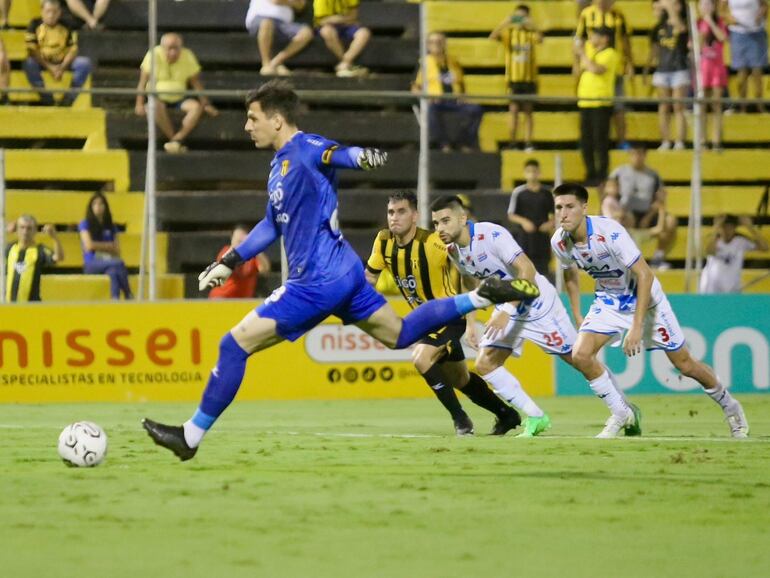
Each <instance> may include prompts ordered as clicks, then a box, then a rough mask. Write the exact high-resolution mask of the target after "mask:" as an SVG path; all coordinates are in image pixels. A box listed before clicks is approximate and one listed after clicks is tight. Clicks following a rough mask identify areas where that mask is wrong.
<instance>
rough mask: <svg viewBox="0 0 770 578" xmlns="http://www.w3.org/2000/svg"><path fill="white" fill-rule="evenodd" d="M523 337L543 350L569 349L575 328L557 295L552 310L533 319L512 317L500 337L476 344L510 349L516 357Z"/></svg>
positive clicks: (573, 340) (553, 351)
mask: <svg viewBox="0 0 770 578" xmlns="http://www.w3.org/2000/svg"><path fill="white" fill-rule="evenodd" d="M525 339H528V340H529V341H532V342H533V343H536V344H537V345H539V346H540V348H541V349H543V351H545V352H546V353H553V354H556V355H565V354H567V353H569V352H571V351H572V346H573V345H575V340H576V339H577V331H575V327H574V326H573V325H572V321H571V320H570V318H569V315H568V314H567V310H566V309H565V308H564V305H562V302H561V300H560V299H558V298H557V299H555V300H554V301H553V306H552V307H551V311H549V312H548V314H547V315H544V316H542V317H540V318H538V319H536V320H535V321H527V320H526V319H519V318H512V319H511V321H510V322H509V323H508V326H507V327H506V328H505V334H504V335H503V337H501V338H500V339H496V340H494V341H492V340H489V339H486V338H485V339H482V340H481V343H479V348H482V347H496V348H498V349H510V350H511V355H513V356H514V357H519V356H520V355H521V349H522V347H523V346H524V340H525Z"/></svg>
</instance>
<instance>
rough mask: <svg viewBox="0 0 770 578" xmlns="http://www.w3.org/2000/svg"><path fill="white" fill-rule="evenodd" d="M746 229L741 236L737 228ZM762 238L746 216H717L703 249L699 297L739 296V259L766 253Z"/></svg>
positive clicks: (764, 241)
mask: <svg viewBox="0 0 770 578" xmlns="http://www.w3.org/2000/svg"><path fill="white" fill-rule="evenodd" d="M739 226H741V227H744V228H745V229H746V231H745V234H741V233H739V232H738V227H739ZM768 248H770V247H768V244H767V241H766V240H765V238H764V237H763V236H762V233H760V232H759V231H758V230H757V229H755V228H754V224H753V223H752V222H751V218H750V217H747V216H742V217H736V216H735V215H718V216H717V217H715V218H714V231H713V233H712V234H711V237H710V238H709V241H708V244H707V245H706V254H707V255H708V257H707V258H706V266H705V267H704V268H703V272H702V273H701V278H700V292H701V293H739V292H740V290H741V271H742V270H743V257H744V255H745V254H746V253H747V252H749V251H756V250H759V251H767V250H768Z"/></svg>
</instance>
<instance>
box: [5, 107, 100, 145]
mask: <svg viewBox="0 0 770 578" xmlns="http://www.w3.org/2000/svg"><path fill="white" fill-rule="evenodd" d="M106 133H107V129H106V119H105V114H104V111H103V110H101V109H96V108H82V109H75V110H70V109H68V108H55V107H31V106H15V107H8V106H4V107H2V108H0V138H16V139H36V138H41V139H42V138H84V139H85V144H84V146H83V148H84V149H85V150H105V149H106V148H107V136H106Z"/></svg>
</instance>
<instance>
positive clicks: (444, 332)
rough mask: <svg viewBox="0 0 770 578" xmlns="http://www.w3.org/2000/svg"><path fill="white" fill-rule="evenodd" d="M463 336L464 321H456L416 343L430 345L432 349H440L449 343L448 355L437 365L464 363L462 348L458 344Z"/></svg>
mask: <svg viewBox="0 0 770 578" xmlns="http://www.w3.org/2000/svg"><path fill="white" fill-rule="evenodd" d="M463 335H465V319H458V320H457V321H454V322H452V323H450V324H449V325H447V326H446V327H442V328H441V329H439V330H438V331H435V332H434V333H431V334H430V335H428V336H427V337H426V338H425V339H423V340H421V341H418V343H424V344H425V345H432V346H433V347H441V346H442V345H444V344H445V343H450V344H451V345H450V346H449V355H446V356H445V357H444V358H443V359H442V360H441V361H440V362H439V363H445V362H447V361H464V360H465V354H464V353H463V346H462V344H461V343H460V338H461V337H462V336H463Z"/></svg>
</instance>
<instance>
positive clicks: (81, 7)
mask: <svg viewBox="0 0 770 578" xmlns="http://www.w3.org/2000/svg"><path fill="white" fill-rule="evenodd" d="M66 2H67V8H68V9H69V11H70V13H71V14H72V15H73V16H76V17H77V18H79V19H80V20H82V21H83V23H84V24H85V25H86V26H88V27H89V28H90V29H91V30H101V29H103V28H104V25H103V24H102V23H101V20H102V18H104V15H105V14H106V13H107V8H109V6H110V0H93V1H90V0H87V2H88V6H86V2H84V0H66Z"/></svg>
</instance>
